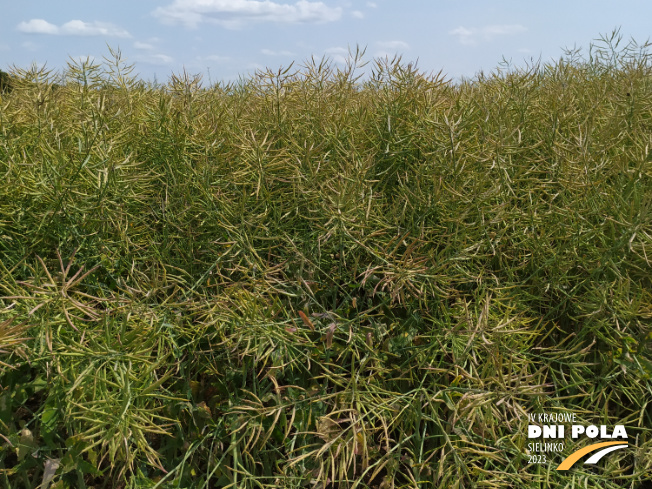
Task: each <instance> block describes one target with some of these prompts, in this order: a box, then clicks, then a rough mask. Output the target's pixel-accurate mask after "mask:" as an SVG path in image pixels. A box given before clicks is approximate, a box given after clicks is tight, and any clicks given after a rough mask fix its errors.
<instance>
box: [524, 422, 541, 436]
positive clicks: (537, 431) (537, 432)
mask: <svg viewBox="0 0 652 489" xmlns="http://www.w3.org/2000/svg"><path fill="white" fill-rule="evenodd" d="M540 436H541V427H540V426H537V425H535V424H531V425H528V427H527V437H528V438H539V437H540Z"/></svg>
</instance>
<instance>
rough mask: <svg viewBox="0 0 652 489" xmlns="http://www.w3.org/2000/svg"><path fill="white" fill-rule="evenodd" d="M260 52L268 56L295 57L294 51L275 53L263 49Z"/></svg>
mask: <svg viewBox="0 0 652 489" xmlns="http://www.w3.org/2000/svg"><path fill="white" fill-rule="evenodd" d="M260 52H261V53H263V54H264V55H266V56H295V54H294V53H293V52H292V51H273V50H271V49H261V50H260Z"/></svg>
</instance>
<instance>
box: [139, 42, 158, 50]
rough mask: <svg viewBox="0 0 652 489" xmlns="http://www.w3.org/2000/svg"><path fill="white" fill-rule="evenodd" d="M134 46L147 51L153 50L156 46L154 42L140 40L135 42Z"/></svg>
mask: <svg viewBox="0 0 652 489" xmlns="http://www.w3.org/2000/svg"><path fill="white" fill-rule="evenodd" d="M134 47H135V48H136V49H143V50H145V51H151V50H153V49H154V46H153V45H152V44H149V43H147V42H138V41H136V42H135V43H134Z"/></svg>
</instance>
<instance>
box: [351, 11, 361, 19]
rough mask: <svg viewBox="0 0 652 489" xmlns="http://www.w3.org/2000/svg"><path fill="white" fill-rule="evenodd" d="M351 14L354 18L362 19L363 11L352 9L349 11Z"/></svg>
mask: <svg viewBox="0 0 652 489" xmlns="http://www.w3.org/2000/svg"><path fill="white" fill-rule="evenodd" d="M351 15H352V16H353V17H355V18H356V19H364V13H362V12H360V11H359V10H354V11H353V12H351Z"/></svg>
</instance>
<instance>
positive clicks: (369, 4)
mask: <svg viewBox="0 0 652 489" xmlns="http://www.w3.org/2000/svg"><path fill="white" fill-rule="evenodd" d="M367 7H369V8H376V7H378V4H377V3H376V2H367Z"/></svg>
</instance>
